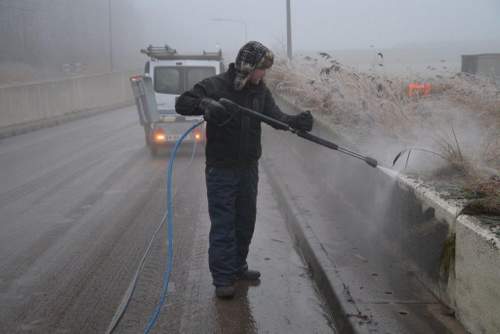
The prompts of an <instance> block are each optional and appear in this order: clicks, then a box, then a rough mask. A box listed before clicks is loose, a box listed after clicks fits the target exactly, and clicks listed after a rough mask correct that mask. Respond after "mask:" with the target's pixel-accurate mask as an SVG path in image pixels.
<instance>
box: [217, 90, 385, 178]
mask: <svg viewBox="0 0 500 334" xmlns="http://www.w3.org/2000/svg"><path fill="white" fill-rule="evenodd" d="M219 101H220V102H223V103H225V104H229V105H231V106H233V107H234V108H237V109H238V110H240V111H242V112H244V113H246V114H248V115H250V116H252V117H255V118H257V119H259V120H261V121H265V122H267V123H268V124H270V125H271V124H273V125H275V126H276V127H279V128H282V129H286V131H290V132H292V133H294V134H296V135H297V136H299V137H302V138H304V139H307V140H309V141H312V142H314V143H316V144H319V145H322V146H325V147H328V148H329V149H332V150H335V151H339V152H342V153H344V154H347V155H350V156H351V157H355V158H358V159H361V160H363V161H364V162H366V163H367V164H368V165H370V166H371V167H373V168H376V167H377V165H378V162H377V160H375V159H373V158H370V157H366V156H363V155H361V154H359V153H356V152H353V151H351V150H349V149H347V148H345V147H342V146H339V145H337V144H335V143H332V142H331V141H328V140H326V139H323V138H320V137H318V136H315V135H313V134H310V133H309V132H305V131H301V130H295V129H293V128H292V127H290V125H288V124H287V123H285V122H282V121H279V120H277V119H275V118H272V117H269V116H267V115H264V114H261V113H259V112H257V111H255V110H252V109H249V108H245V107H242V106H240V105H239V104H237V103H234V102H233V101H231V100H228V99H225V98H221V99H220V100H219Z"/></svg>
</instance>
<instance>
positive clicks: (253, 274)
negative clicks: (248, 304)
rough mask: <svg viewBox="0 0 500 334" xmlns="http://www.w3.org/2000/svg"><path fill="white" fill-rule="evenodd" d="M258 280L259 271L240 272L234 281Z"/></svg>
mask: <svg viewBox="0 0 500 334" xmlns="http://www.w3.org/2000/svg"><path fill="white" fill-rule="evenodd" d="M259 278H260V271H257V270H249V269H247V270H245V271H243V272H241V273H240V274H239V275H238V276H237V278H236V279H238V280H240V281H257V280H259Z"/></svg>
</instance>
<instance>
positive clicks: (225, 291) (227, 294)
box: [215, 284, 236, 299]
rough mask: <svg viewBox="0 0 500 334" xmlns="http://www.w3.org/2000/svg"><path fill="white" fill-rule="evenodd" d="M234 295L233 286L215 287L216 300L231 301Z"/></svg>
mask: <svg viewBox="0 0 500 334" xmlns="http://www.w3.org/2000/svg"><path fill="white" fill-rule="evenodd" d="M235 293H236V289H235V286H234V284H232V285H223V286H216V287H215V295H216V296H217V297H218V298H222V299H231V298H233V297H234V294H235Z"/></svg>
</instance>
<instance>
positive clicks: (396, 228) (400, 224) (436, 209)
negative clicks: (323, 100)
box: [280, 99, 500, 333]
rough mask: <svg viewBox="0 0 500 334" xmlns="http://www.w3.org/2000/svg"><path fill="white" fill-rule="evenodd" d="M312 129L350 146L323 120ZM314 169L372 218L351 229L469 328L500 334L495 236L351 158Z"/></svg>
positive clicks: (418, 189) (418, 188) (405, 181)
mask: <svg viewBox="0 0 500 334" xmlns="http://www.w3.org/2000/svg"><path fill="white" fill-rule="evenodd" d="M280 100H281V99H280ZM282 102H284V103H286V104H287V105H288V106H289V107H290V108H292V109H296V107H295V106H293V104H291V103H287V101H284V100H283V101H282ZM314 132H315V133H316V134H318V135H319V136H324V137H326V138H332V137H333V138H336V139H335V140H336V142H338V143H340V144H347V145H346V146H348V147H352V145H351V144H349V143H345V142H342V141H343V139H342V138H339V137H338V136H336V135H335V134H334V133H332V131H331V130H330V129H329V128H328V127H327V126H326V125H324V124H321V123H320V122H317V123H316V124H315V130H314ZM314 168H316V169H317V170H316V172H317V173H318V175H321V173H323V174H324V171H325V170H328V171H329V174H332V175H331V177H328V182H329V185H328V186H329V187H332V188H335V189H336V190H338V192H339V193H342V195H343V197H344V198H345V200H346V202H348V203H351V204H352V206H353V207H355V208H356V209H357V210H359V211H360V213H361V214H362V215H363V216H366V217H369V219H370V226H369V227H367V226H366V225H363V226H358V227H353V228H357V229H358V230H359V231H360V233H365V234H368V235H370V236H375V238H376V240H378V244H379V245H381V247H384V249H385V250H384V251H386V252H390V253H392V254H396V255H397V256H401V257H403V259H404V261H405V263H407V264H408V267H409V269H410V270H411V271H412V272H414V273H415V274H416V275H417V276H418V277H419V279H420V281H422V282H423V283H424V285H425V286H426V287H427V288H428V289H429V290H431V291H432V292H433V293H434V294H435V295H436V296H437V297H438V298H439V299H440V300H441V301H442V302H443V303H445V304H446V305H448V306H449V307H450V308H452V309H453V310H454V311H455V315H456V317H457V318H458V319H459V320H460V321H461V322H462V324H463V325H464V326H465V327H466V329H467V330H469V331H470V332H471V333H500V318H499V317H498V315H499V314H500V302H499V301H500V284H499V282H500V250H499V248H500V242H499V240H498V238H497V237H496V236H495V235H494V234H493V233H491V232H490V231H489V230H487V229H485V228H484V227H482V226H481V225H480V223H479V221H478V220H476V219H475V218H473V217H470V216H460V217H459V218H458V219H457V218H456V215H457V212H458V211H459V207H458V206H456V205H454V204H453V203H450V202H447V201H445V200H443V199H442V198H440V197H439V194H437V193H436V192H435V191H433V190H432V189H431V188H430V187H428V186H427V185H425V184H423V183H422V182H419V181H418V180H414V179H410V178H406V177H402V176H398V177H396V178H395V177H394V176H391V175H388V174H386V173H385V172H383V171H381V170H375V171H373V172H372V173H367V172H366V166H365V165H364V164H363V163H359V162H358V161H353V159H335V160H334V161H331V162H329V165H328V166H322V165H321V162H319V161H315V163H314ZM353 185H358V186H353ZM353 223H354V222H353Z"/></svg>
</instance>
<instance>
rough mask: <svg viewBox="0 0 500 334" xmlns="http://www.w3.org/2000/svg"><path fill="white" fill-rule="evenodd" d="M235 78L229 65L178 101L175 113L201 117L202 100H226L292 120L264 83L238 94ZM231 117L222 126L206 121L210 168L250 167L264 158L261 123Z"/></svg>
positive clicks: (236, 114)
mask: <svg viewBox="0 0 500 334" xmlns="http://www.w3.org/2000/svg"><path fill="white" fill-rule="evenodd" d="M235 75H236V72H235V69H234V64H230V65H229V69H228V71H227V72H225V73H222V74H219V75H216V76H213V77H210V78H207V79H205V80H202V81H201V82H199V83H197V84H196V85H195V86H194V87H193V89H191V90H190V91H187V92H185V93H184V94H182V95H181V96H180V97H179V98H178V99H177V102H176V104H175V110H176V111H177V113H179V114H181V115H202V114H203V113H204V111H203V110H201V109H200V108H199V104H200V101H201V99H202V98H204V97H209V98H212V99H214V100H219V99H220V98H226V99H229V100H232V101H233V102H235V103H237V104H239V105H241V106H244V107H247V108H250V109H253V110H255V111H257V112H260V113H263V114H265V115H268V116H270V117H273V118H275V119H278V120H281V121H283V122H288V121H289V116H288V115H286V114H284V113H283V112H281V110H280V109H279V107H278V106H277V105H276V103H275V102H274V99H273V97H272V95H271V92H270V91H269V89H268V88H267V87H266V85H265V84H264V82H262V81H261V82H260V83H259V84H258V85H252V84H248V85H247V86H246V87H245V88H243V89H242V90H241V91H237V90H235V89H234V85H233V81H234V77H235ZM232 116H233V117H232V118H231V120H230V121H229V122H228V123H227V124H225V125H223V126H219V125H217V124H214V123H212V122H207V145H206V160H207V165H209V166H210V165H212V166H247V165H250V164H252V163H256V162H257V161H258V160H259V158H260V156H261V153H262V148H261V140H260V137H261V127H260V121H258V120H256V119H254V118H250V117H248V116H246V115H244V114H241V113H240V112H234V111H233V115H232Z"/></svg>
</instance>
